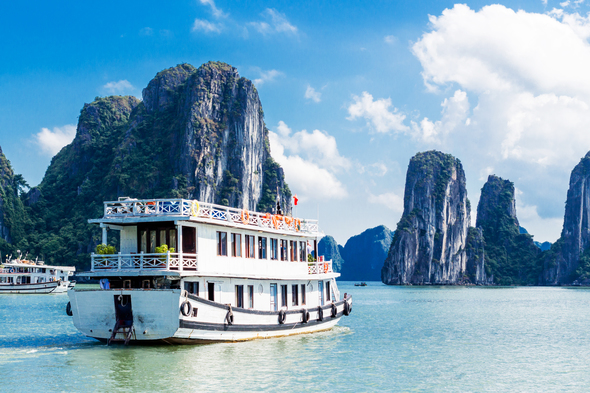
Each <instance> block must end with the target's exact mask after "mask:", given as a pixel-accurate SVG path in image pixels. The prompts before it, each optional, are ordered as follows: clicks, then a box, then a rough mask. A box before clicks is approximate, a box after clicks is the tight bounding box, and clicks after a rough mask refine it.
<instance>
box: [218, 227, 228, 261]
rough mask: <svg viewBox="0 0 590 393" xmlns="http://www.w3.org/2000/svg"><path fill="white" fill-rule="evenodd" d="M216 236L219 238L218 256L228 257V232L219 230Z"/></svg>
mask: <svg viewBox="0 0 590 393" xmlns="http://www.w3.org/2000/svg"><path fill="white" fill-rule="evenodd" d="M223 235H225V236H223ZM215 237H216V239H217V256H218V257H226V256H227V232H222V231H217V232H216V236H215Z"/></svg>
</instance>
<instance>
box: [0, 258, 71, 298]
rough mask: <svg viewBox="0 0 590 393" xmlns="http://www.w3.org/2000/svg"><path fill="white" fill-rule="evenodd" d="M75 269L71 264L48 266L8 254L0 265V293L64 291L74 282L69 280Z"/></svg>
mask: <svg viewBox="0 0 590 393" xmlns="http://www.w3.org/2000/svg"><path fill="white" fill-rule="evenodd" d="M25 258H26V256H25ZM75 271H76V268H75V267H73V266H48V265H45V263H43V261H30V260H27V259H21V255H19V257H18V258H16V259H12V256H9V257H7V258H6V262H5V263H4V264H3V265H0V293H65V292H66V291H67V290H68V288H73V287H74V285H75V283H76V282H75V281H70V276H72V275H73V274H74V272H75Z"/></svg>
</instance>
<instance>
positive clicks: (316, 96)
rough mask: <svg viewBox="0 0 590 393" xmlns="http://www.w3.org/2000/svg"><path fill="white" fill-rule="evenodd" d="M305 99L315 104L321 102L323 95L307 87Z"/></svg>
mask: <svg viewBox="0 0 590 393" xmlns="http://www.w3.org/2000/svg"><path fill="white" fill-rule="evenodd" d="M305 98H307V99H309V100H312V101H313V102H320V101H321V100H322V93H320V92H319V91H315V89H314V88H313V87H311V86H310V85H307V90H305Z"/></svg>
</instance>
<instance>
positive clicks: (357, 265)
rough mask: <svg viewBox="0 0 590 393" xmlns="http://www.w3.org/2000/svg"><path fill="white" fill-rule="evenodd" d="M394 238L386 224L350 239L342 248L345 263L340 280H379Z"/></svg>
mask: <svg viewBox="0 0 590 393" xmlns="http://www.w3.org/2000/svg"><path fill="white" fill-rule="evenodd" d="M392 239H393V233H392V232H391V231H390V230H389V228H387V227H386V226H384V225H379V226H378V227H375V228H371V229H367V230H366V231H364V232H363V233H361V234H360V235H356V236H353V237H351V238H350V239H348V241H347V242H346V244H345V245H344V248H343V250H342V258H343V259H344V263H343V265H342V270H341V274H342V275H341V277H340V280H343V281H379V280H380V279H381V268H382V267H383V261H385V258H386V257H387V252H388V251H389V247H390V245H391V240H392Z"/></svg>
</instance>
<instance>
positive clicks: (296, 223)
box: [295, 218, 301, 232]
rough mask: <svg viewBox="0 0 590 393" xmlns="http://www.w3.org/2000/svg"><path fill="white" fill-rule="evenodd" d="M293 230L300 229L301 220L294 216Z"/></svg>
mask: <svg viewBox="0 0 590 393" xmlns="http://www.w3.org/2000/svg"><path fill="white" fill-rule="evenodd" d="M295 230H296V231H297V232H299V231H300V230H301V220H300V219H298V218H296V219H295Z"/></svg>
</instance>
